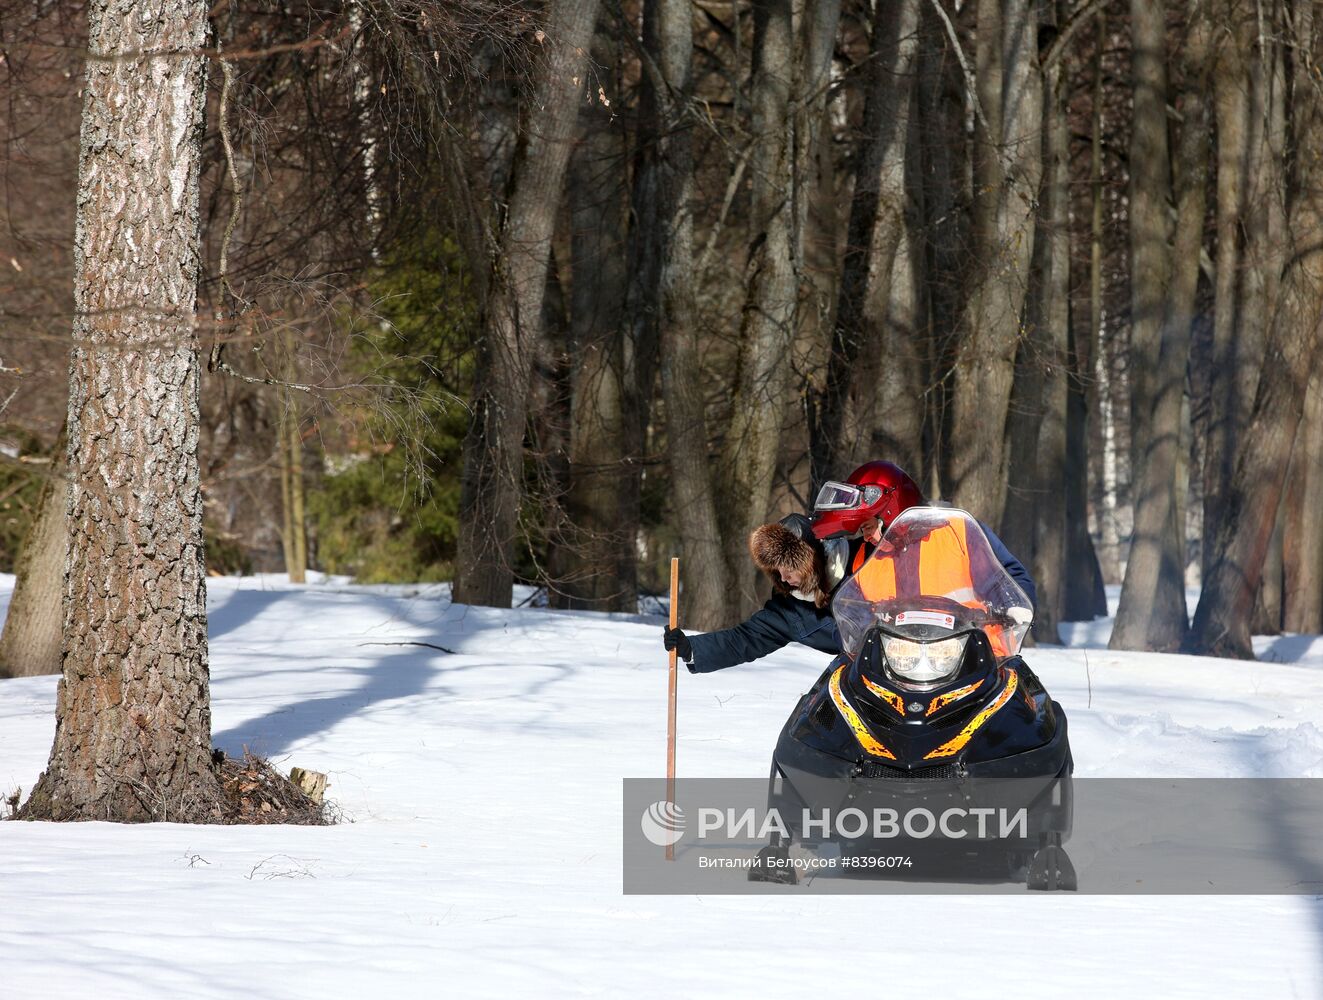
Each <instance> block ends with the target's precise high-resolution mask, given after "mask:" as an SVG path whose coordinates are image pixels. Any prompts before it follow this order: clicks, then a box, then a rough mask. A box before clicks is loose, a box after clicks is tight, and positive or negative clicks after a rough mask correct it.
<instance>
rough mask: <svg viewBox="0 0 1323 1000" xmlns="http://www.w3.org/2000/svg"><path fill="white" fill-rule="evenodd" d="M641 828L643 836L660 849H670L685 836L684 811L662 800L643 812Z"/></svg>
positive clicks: (672, 803)
mask: <svg viewBox="0 0 1323 1000" xmlns="http://www.w3.org/2000/svg"><path fill="white" fill-rule="evenodd" d="M639 826H640V827H641V828H642V830H643V836H645V837H647V838H648V839H649V840H650V841H652V842H653V843H654V844H656V845H657V846H658V847H670V846H671V845H672V844H674V843H675V842H676V841H678V840H679V839H680V838H681V837H683V836H684V810H683V809H681V808H680V807H679V806H677V805H676V804H675V803H674V802H667V801H666V800H665V799H662V800H661V801H660V802H654V803H653V804H652V805H650V806H648V808H647V809H645V810H643V816H642V818H641V819H640V820H639Z"/></svg>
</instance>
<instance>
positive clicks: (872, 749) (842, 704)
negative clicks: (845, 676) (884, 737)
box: [830, 664, 896, 760]
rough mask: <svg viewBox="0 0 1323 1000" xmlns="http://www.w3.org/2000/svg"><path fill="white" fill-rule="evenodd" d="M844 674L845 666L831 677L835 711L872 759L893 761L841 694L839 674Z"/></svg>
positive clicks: (892, 755)
mask: <svg viewBox="0 0 1323 1000" xmlns="http://www.w3.org/2000/svg"><path fill="white" fill-rule="evenodd" d="M844 672H845V665H844V664H842V665H841V666H839V667H837V668H836V673H834V674H832V675H831V684H830V691H831V700H832V701H833V702H834V703H835V704H836V710H837V711H838V712H840V713H841V718H843V719H844V720H845V722H846V724H847V725H848V726H849V727H850V730H851V731H852V732H853V733H854V738H855V739H856V740H858V741H859V745H860V746H861V747H863V748H864V749H865V750H867V751H868V752H869V753H870V754H872V755H873V756H874V757H885V758H886V759H887V760H895V759H896V755H895V754H894V753H892V752H891V751H890V750H888V749H887V748H886V747H884V746H883V745H882V744H881V743H879V742H878V741H877V739H876V738H875V737H874V736H873V734H872V733H871V732H869V731H868V727H867V726H866V725H864V720H863V719H861V718H859V713H858V712H856V711H855V710H854V708H853V706H851V704H850V703H849V702H848V701H846V700H845V695H844V694H842V693H841V674H842V673H844Z"/></svg>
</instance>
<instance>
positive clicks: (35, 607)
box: [0, 434, 69, 677]
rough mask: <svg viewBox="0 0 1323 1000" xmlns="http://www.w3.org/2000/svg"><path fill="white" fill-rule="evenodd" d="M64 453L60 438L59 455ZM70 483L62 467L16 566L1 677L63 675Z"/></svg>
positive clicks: (1, 640) (48, 486) (2, 637)
mask: <svg viewBox="0 0 1323 1000" xmlns="http://www.w3.org/2000/svg"><path fill="white" fill-rule="evenodd" d="M65 448H66V440H65V436H64V435H63V434H61V435H60V440H59V443H58V444H57V445H56V448H55V452H56V454H59V453H60V452H61V451H64V450H65ZM68 492H69V484H68V482H67V481H66V479H65V478H64V471H63V468H62V467H58V466H57V467H56V468H53V469H52V471H51V475H50V477H49V478H48V479H47V480H46V481H45V482H44V483H43V484H42V487H41V493H40V496H39V499H38V501H37V517H36V519H35V520H34V521H33V522H32V525H31V527H29V528H28V532H27V536H26V537H25V538H24V539H23V547H22V548H21V549H20V550H19V554H18V559H17V562H16V564H15V566H14V575H15V577H16V579H15V580H14V592H13V594H12V595H11V596H10V599H9V612H8V614H7V615H6V616H5V627H4V632H3V633H0V677H35V676H37V675H39V674H58V673H59V672H60V626H61V621H62V619H63V612H62V610H61V605H60V595H61V594H63V593H64V561H65V557H66V555H67V554H68V551H69V526H68V524H66V523H65V513H64V505H65V498H66V496H67V494H68Z"/></svg>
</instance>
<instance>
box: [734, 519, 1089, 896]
mask: <svg viewBox="0 0 1323 1000" xmlns="http://www.w3.org/2000/svg"><path fill="white" fill-rule="evenodd" d="M832 613H833V616H834V617H835V619H836V624H837V627H838V629H839V631H840V636H841V641H842V647H843V649H844V652H843V653H842V654H841V655H840V656H838V657H836V658H835V659H834V660H833V661H832V663H831V664H830V665H829V666H828V668H827V669H826V671H825V672H824V673H823V674H822V676H821V677H820V678H819V679H818V681H817V682H816V683H815V684H814V685H813V687H812V688H811V689H810V690H809V692H808V693H807V694H805V695H804V696H803V697H802V698H801V699H800V701H799V704H798V705H796V706H795V710H794V711H793V712H792V713H791V714H790V717H789V719H788V720H787V721H786V724H785V727H784V728H783V729H782V731H781V735H780V738H779V740H778V741H777V745H776V750H775V753H774V755H773V758H772V768H771V777H770V785H769V791H768V807H769V811H770V810H773V809H774V810H776V812H777V814H778V815H779V816H780V818H781V820H782V825H783V829H785V830H786V831H787V832H788V833H789V838H790V839H789V840H787V839H786V838H785V837H783V836H780V837H773V839H772V842H771V843H770V844H768V845H767V846H766V847H764V848H763V849H762V850H761V851H760V852H759V855H758V857H757V859H756V861H755V866H754V867H753V868H752V869H751V870H750V873H749V878H750V879H751V880H753V881H765V882H793V881H794V880H795V876H794V874H793V872H794V870H795V869H794V868H793V867H791V866H789V865H787V864H786V863H785V859H786V858H787V856H788V851H789V848H790V846H791V843H792V842H798V843H800V844H802V845H803V846H804V847H805V848H806V849H808V850H811V851H813V850H819V849H821V847H822V846H823V845H824V844H828V843H833V844H835V846H836V848H837V849H838V850H839V857H840V858H843V859H846V860H847V861H848V862H850V863H849V864H848V865H846V866H844V867H845V869H846V871H847V873H848V871H849V869H856V868H861V867H862V868H864V869H865V870H866V869H867V868H868V866H867V865H861V864H859V861H860V860H861V859H863V860H867V859H869V858H870V857H871V858H884V859H889V861H890V860H895V859H897V858H905V859H906V860H909V861H910V865H911V866H912V865H914V864H915V862H914V861H913V860H911V859H912V858H913V857H914V856H916V855H917V856H918V857H919V858H920V859H922V860H923V861H926V862H928V863H927V864H921V865H919V866H918V867H919V869H921V870H925V871H927V872H928V873H932V872H942V873H952V874H954V873H958V872H965V873H968V872H969V871H971V870H973V871H976V872H978V873H981V874H983V875H985V876H991V877H993V878H999V879H1001V880H1011V881H1024V882H1025V883H1026V885H1027V887H1028V888H1031V889H1074V888H1075V887H1076V877H1075V872H1074V869H1073V867H1072V865H1071V863H1070V859H1069V858H1068V857H1067V855H1066V853H1065V851H1064V850H1063V849H1062V844H1063V842H1064V841H1065V840H1066V839H1067V838H1068V837H1069V836H1070V829H1071V820H1072V798H1071V773H1072V771H1073V768H1074V764H1073V761H1072V758H1071V753H1070V744H1069V742H1068V739H1067V733H1066V715H1065V712H1064V711H1062V708H1061V706H1060V705H1059V704H1058V703H1057V702H1055V701H1053V700H1052V698H1051V697H1050V696H1049V695H1048V693H1047V691H1046V690H1045V689H1044V687H1043V685H1042V683H1041V682H1040V681H1039V679H1038V677H1037V676H1036V675H1035V674H1034V672H1033V671H1032V670H1031V669H1030V668H1029V666H1028V664H1026V663H1025V661H1024V660H1023V659H1022V658H1021V657H1020V655H1019V653H1020V646H1021V643H1022V642H1023V640H1024V636H1025V634H1026V633H1027V632H1028V630H1029V626H1030V624H1031V622H1032V617H1033V615H1032V612H1031V611H1030V602H1029V600H1028V598H1027V597H1026V596H1025V593H1024V591H1023V590H1021V589H1020V587H1019V586H1018V585H1017V584H1016V583H1015V581H1014V580H1013V579H1012V578H1011V576H1010V575H1009V574H1008V573H1007V572H1006V570H1005V569H1004V568H1003V567H1002V566H1001V564H1000V563H999V562H998V561H997V559H996V557H995V556H994V555H993V552H992V549H991V547H990V546H989V544H988V541H987V538H986V536H985V535H984V534H983V530H982V528H981V527H980V526H979V524H978V522H977V521H976V520H975V519H974V518H973V517H971V516H970V515H969V514H967V513H966V512H964V511H962V510H957V509H954V508H946V507H911V508H910V509H908V510H906V511H904V512H903V513H902V514H901V515H900V516H898V517H897V518H896V519H895V521H894V522H893V523H892V524H891V526H890V527H889V529H888V530H887V532H886V534H885V535H884V536H883V538H882V540H881V542H880V543H879V544H878V546H877V548H876V550H875V551H874V552H873V553H872V555H871V556H870V557H869V558H868V560H867V561H866V562H865V563H864V564H863V565H862V566H861V567H860V568H859V570H858V572H856V573H855V574H854V575H853V576H852V577H851V578H850V579H848V580H847V581H845V582H844V583H843V584H842V585H841V587H840V588H839V589H838V591H837V593H836V595H835V597H834V598H833V601H832ZM879 810H880V811H881V812H880V813H879ZM860 811H862V817H863V821H861V817H860ZM833 813H834V814H835V815H836V816H838V817H840V816H847V817H848V818H849V820H850V822H849V823H844V822H838V823H836V824H833V823H831V822H830V821H829V817H830V815H831V814H833ZM879 815H880V816H881V817H882V820H881V827H879V826H878V817H879ZM900 816H904V817H905V820H904V823H902V822H901V821H900V820H899V819H898V818H897V817H900ZM916 816H917V817H921V819H920V820H918V821H916V822H915V823H913V824H910V822H909V821H910V818H911V817H916ZM869 817H872V819H873V822H872V823H869V822H868V819H869ZM935 817H941V818H942V822H943V826H942V828H941V830H940V831H934V830H933V818H935ZM951 817H955V819H952V818H951ZM1008 817H1009V818H1011V819H1012V820H1013V821H1014V822H1011V823H1010V825H1009V828H1008V827H1007V818H1008ZM994 818H995V819H996V820H997V821H996V822H993V819H994ZM975 819H978V820H979V822H978V823H977V824H975V823H974V822H973V821H974V820H975ZM934 833H937V834H939V835H937V836H934V835H933V834H934ZM889 861H888V865H889ZM955 862H962V864H955ZM971 866H972V869H971ZM895 874H898V875H900V876H901V877H906V874H907V873H905V872H897V873H895ZM912 877H919V876H918V874H917V872H916V873H914V874H913V875H912ZM939 877H941V876H939Z"/></svg>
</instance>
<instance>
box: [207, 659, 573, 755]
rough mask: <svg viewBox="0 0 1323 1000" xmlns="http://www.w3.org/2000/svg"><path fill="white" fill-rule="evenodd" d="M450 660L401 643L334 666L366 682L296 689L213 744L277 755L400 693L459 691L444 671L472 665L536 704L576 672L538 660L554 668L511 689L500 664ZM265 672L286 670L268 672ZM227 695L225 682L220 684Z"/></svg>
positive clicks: (454, 672)
mask: <svg viewBox="0 0 1323 1000" xmlns="http://www.w3.org/2000/svg"><path fill="white" fill-rule="evenodd" d="M450 660H452V657H451V655H448V653H445V652H439V651H431V649H417V648H401V649H400V651H397V652H392V653H385V655H382V656H380V657H378V659H377V660H376V661H373V663H370V664H368V665H344V667H336V668H333V669H335V675H336V676H340V677H343V676H344V675H345V673H349V675H356V676H360V677H363V683H361V684H359V685H357V687H356V688H353V689H352V690H343V692H336V693H331V694H324V696H320V697H311V698H306V697H300V696H299V693H298V692H290V693H288V694H286V698H287V704H283V705H279V706H277V708H273V709H270V710H269V712H266V713H265V714H262V716H258V717H255V718H250V720H246V721H243V722H241V724H238V725H234V726H232V728H229V729H225V730H222V731H218V733H214V734H213V737H212V745H213V746H214V747H216V749H218V750H224V751H225V753H226V755H232V757H233V755H239V754H242V753H243V747H245V746H247V747H249V749H250V750H253V751H254V753H258V754H263V755H269V757H270V755H275V754H279V753H284V751H287V750H290V749H291V747H292V746H295V745H298V743H299V742H300V741H303V739H307V738H310V737H315V735H319V734H325V733H328V731H329V730H331V729H333V728H335V726H336V725H337V724H340V722H343V721H345V720H348V718H353V717H360V718H361V717H365V716H366V717H370V713H372V709H373V708H374V706H378V705H384V704H388V702H392V701H400V700H402V698H414V697H419V696H426V700H427V701H437V700H441V701H445V700H450V698H455V697H456V690H455V688H454V687H452V685H450V684H446V683H445V679H446V677H455V676H458V675H462V673H468V672H471V671H486V672H488V673H490V675H491V677H492V681H493V697H504V696H509V697H519V698H521V700H524V701H525V702H529V704H536V702H537V700H538V697H540V696H541V694H542V692H544V690H545V689H546V688H548V687H550V685H553V684H557V683H560V681H562V680H566V679H569V677H570V676H573V675H574V673H576V669H577V668H574V667H570V665H566V664H554V663H540V664H537V665H538V668H540V669H542V671H550V676H546V677H542V679H540V680H537V681H533V683H531V684H521V685H520V687H519V690H517V692H507V690H504V689H503V687H501V680H500V676H501V675H500V671H499V668H493V667H492V664H490V663H452V661H451V663H447V661H450ZM294 669H296V671H302V672H306V673H307V675H308V677H310V679H315V677H316V673H315V672H314V671H308V668H307V667H302V668H294ZM265 673H267V675H275V673H282V672H280V671H270V672H265ZM258 676H262V673H254V675H243V676H242V677H234V679H232V680H230V681H222V683H221V685H225V684H234V685H235V687H238V688H241V685H242V684H245V683H247V681H251V680H253V679H254V677H258ZM221 696H222V697H224V687H222V688H221ZM520 726H521V728H523V729H525V730H528V729H531V728H533V729H536V728H537V726H536V722H534V721H533V720H528V718H527V717H523V716H521V718H520Z"/></svg>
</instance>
